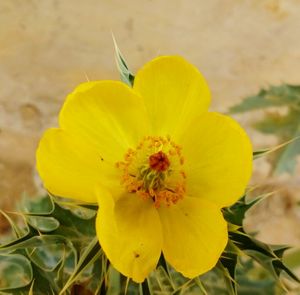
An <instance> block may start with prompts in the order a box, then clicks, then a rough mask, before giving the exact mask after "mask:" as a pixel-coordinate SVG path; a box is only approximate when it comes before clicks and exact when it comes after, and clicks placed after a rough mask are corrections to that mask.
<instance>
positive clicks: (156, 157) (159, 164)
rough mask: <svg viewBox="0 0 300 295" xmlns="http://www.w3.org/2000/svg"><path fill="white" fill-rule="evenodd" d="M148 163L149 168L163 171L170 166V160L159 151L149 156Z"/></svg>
mask: <svg viewBox="0 0 300 295" xmlns="http://www.w3.org/2000/svg"><path fill="white" fill-rule="evenodd" d="M149 165H150V167H151V169H153V170H155V171H157V172H163V171H166V170H167V169H168V168H169V167H170V161H169V159H168V157H167V155H166V154H165V153H164V152H162V151H159V152H158V153H155V154H153V155H151V156H150V157H149Z"/></svg>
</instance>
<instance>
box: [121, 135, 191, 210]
mask: <svg viewBox="0 0 300 295" xmlns="http://www.w3.org/2000/svg"><path fill="white" fill-rule="evenodd" d="M183 164H184V159H183V157H182V155H181V148H180V147H179V146H178V145H177V144H175V143H173V142H172V141H171V140H170V138H164V137H157V136H147V137H145V138H144V139H143V140H142V141H141V142H140V144H139V145H138V146H137V147H136V149H129V150H128V151H127V152H126V154H125V157H124V160H123V161H120V162H117V163H116V166H117V168H118V169H120V170H121V172H122V184H123V185H124V186H125V188H126V190H127V191H128V192H130V193H136V194H137V195H139V196H140V197H142V198H143V199H149V198H150V199H152V200H153V202H154V205H155V207H156V208H159V207H160V205H161V204H165V205H166V206H170V205H171V204H176V203H177V202H178V201H179V200H180V199H182V198H183V197H184V194H185V178H186V176H185V173H184V170H183Z"/></svg>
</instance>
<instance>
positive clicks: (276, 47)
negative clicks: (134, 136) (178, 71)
mask: <svg viewBox="0 0 300 295" xmlns="http://www.w3.org/2000/svg"><path fill="white" fill-rule="evenodd" d="M111 32H113V33H114V35H115V37H116V39H117V42H118V45H119V47H120V49H121V51H122V53H123V55H124V56H125V58H126V60H127V62H128V65H129V66H130V68H131V70H132V71H133V73H134V72H136V70H137V69H138V68H139V67H141V66H142V65H143V64H144V63H145V62H147V61H149V60H150V59H152V58H153V57H156V56H157V55H163V54H166V55H170V54H180V55H182V56H184V57H185V58H186V59H188V60H189V61H190V62H192V63H193V64H195V65H196V66H197V67H198V68H199V69H200V70H201V72H202V73H203V74H204V76H205V77H206V79H207V81H208V83H209V85H210V88H211V90H212V96H213V103H212V106H211V110H214V111H219V112H227V111H228V109H229V107H231V106H233V105H236V104H238V103H240V102H241V101H242V100H243V99H244V98H245V97H247V96H250V95H254V94H256V93H258V91H259V90H260V89H261V88H267V87H269V86H270V85H280V84H281V83H290V84H298V85H299V84H300V70H299V69H300V38H299V34H300V2H299V0H210V1H204V0H202V1H201V0H198V1H196V0H193V1H192V0H190V1H184V0H169V1H159V0H147V1H146V0H133V1H121V0H111V1H101V0H86V1H79V0H76V1H75V0H65V1H59V0H25V1H24V0H1V1H0V208H1V209H5V210H13V208H14V207H15V205H16V204H18V201H19V200H20V198H21V196H22V194H27V195H30V196H33V197H34V196H35V195H38V194H41V183H40V181H39V179H38V176H37V174H36V171H35V150H36V147H37V144H38V141H39V138H40V137H41V135H42V133H43V131H44V130H45V129H46V128H48V127H50V126H56V125H57V116H58V113H59V110H60V108H61V106H62V104H63V102H64V99H65V97H66V95H67V94H68V93H69V92H70V91H72V89H73V88H74V87H75V86H76V85H77V84H78V83H80V82H83V81H86V76H88V77H89V79H90V80H100V79H119V75H118V72H117V67H116V65H115V59H114V47H113V42H112V37H111ZM263 115H264V113H263V112H262V111H258V112H257V111H256V112H249V113H245V114H242V115H235V118H236V119H237V120H238V121H239V122H240V124H241V125H243V126H244V127H245V128H246V130H247V132H248V133H249V135H250V137H251V139H252V141H253V144H254V146H255V148H256V149H259V148H264V147H269V146H274V145H276V144H277V143H278V138H277V137H276V136H275V135H265V134H262V133H260V132H258V131H255V130H254V129H253V128H252V127H251V126H252V122H253V121H255V120H256V119H257V118H259V117H261V116H263ZM295 161H298V162H297V163H298V164H297V165H296V170H295V172H294V174H287V173H283V174H282V175H280V176H276V177H274V176H271V173H270V170H271V165H270V163H269V162H268V161H267V160H266V159H265V158H263V159H259V160H257V161H256V162H255V172H254V176H253V180H252V184H253V185H255V186H257V187H258V189H259V190H261V191H265V192H269V191H276V193H275V194H274V195H272V196H271V197H269V198H268V199H267V200H265V201H264V202H262V203H260V205H259V206H258V207H257V208H256V209H255V210H253V212H252V214H250V215H252V216H250V217H249V218H248V220H247V225H246V226H247V227H248V229H249V230H250V231H258V232H259V233H258V235H259V237H260V238H261V239H262V240H264V241H265V242H268V243H276V244H282V243H284V244H292V245H299V242H300V226H299V225H300V211H299V208H298V201H299V200H300V165H299V157H298V158H296V159H295ZM6 227H7V225H6V223H4V221H1V220H0V228H1V231H2V232H4V231H5V230H6Z"/></svg>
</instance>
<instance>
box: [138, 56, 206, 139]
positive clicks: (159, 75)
mask: <svg viewBox="0 0 300 295" xmlns="http://www.w3.org/2000/svg"><path fill="white" fill-rule="evenodd" d="M133 89H134V90H135V91H136V92H138V93H139V94H140V95H141V96H142V97H143V99H144V101H145V105H146V108H147V111H148V114H149V117H150V121H151V124H152V125H153V130H152V132H153V133H154V134H156V135H163V136H165V135H172V138H173V139H176V138H177V136H179V135H180V134H181V132H183V131H184V129H185V126H187V125H188V124H189V123H190V122H191V119H192V118H193V117H195V116H196V115H199V114H201V113H202V112H204V111H207V109H208V106H209V103H210V92H209V89H208V86H207V84H206V81H205V79H204V78H203V76H202V75H201V73H200V72H199V71H198V70H197V69H196V68H195V67H194V66H193V65H191V64H190V63H188V62H187V61H186V60H185V59H183V58H182V57H179V56H163V57H158V58H156V59H154V60H152V61H150V62H149V63H147V64H146V65H145V66H144V67H143V68H142V69H141V70H140V71H139V72H138V73H137V75H136V77H135V80H134V85H133Z"/></svg>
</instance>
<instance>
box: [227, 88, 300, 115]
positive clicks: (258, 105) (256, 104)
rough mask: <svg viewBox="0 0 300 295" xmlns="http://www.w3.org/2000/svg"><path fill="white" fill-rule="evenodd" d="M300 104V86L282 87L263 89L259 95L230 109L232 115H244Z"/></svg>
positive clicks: (248, 98)
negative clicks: (265, 109)
mask: <svg viewBox="0 0 300 295" xmlns="http://www.w3.org/2000/svg"><path fill="white" fill-rule="evenodd" d="M299 102H300V86H296V85H281V86H271V87H270V88H269V89H262V90H261V91H260V92H259V93H258V94H257V95H254V96H250V97H247V98H246V99H244V100H243V102H242V103H240V104H238V105H236V106H233V107H231V108H230V110H229V111H230V113H242V112H248V111H252V110H259V109H262V108H268V107H274V106H286V105H293V106H297V105H299Z"/></svg>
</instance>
